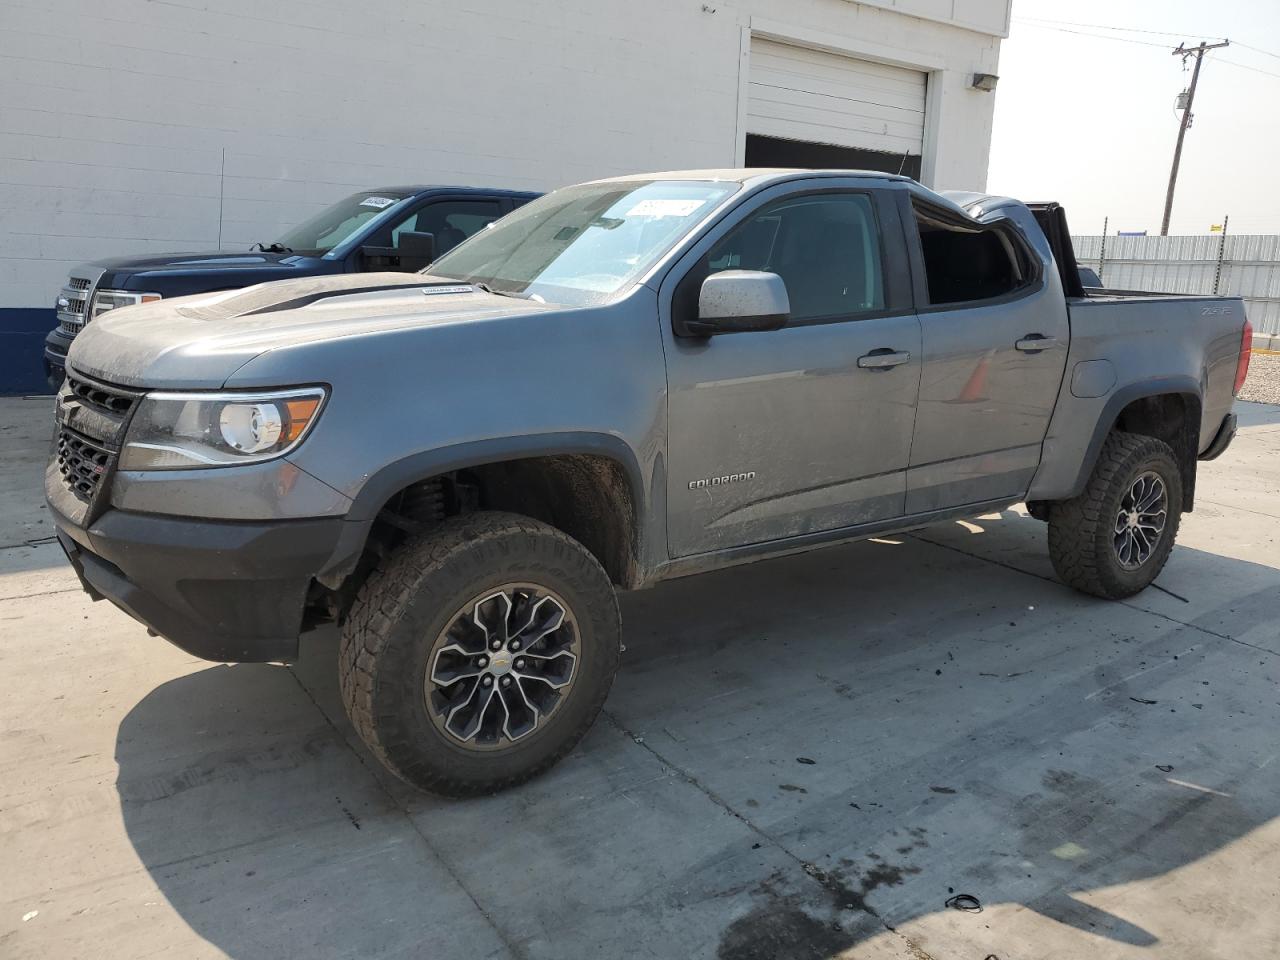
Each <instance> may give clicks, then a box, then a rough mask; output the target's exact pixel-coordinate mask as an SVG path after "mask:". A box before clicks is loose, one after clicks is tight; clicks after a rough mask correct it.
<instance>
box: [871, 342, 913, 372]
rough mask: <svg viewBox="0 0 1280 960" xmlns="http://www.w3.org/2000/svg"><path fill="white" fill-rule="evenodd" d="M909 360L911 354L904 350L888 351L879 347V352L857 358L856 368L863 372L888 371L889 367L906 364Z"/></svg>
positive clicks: (873, 351)
mask: <svg viewBox="0 0 1280 960" xmlns="http://www.w3.org/2000/svg"><path fill="white" fill-rule="evenodd" d="M910 359H911V354H909V353H907V351H905V350H890V349H888V348H887V347H881V348H880V349H879V350H872V351H871V352H870V353H867V354H864V355H863V356H861V357H859V358H858V366H860V367H861V368H862V369H863V370H888V369H889V368H890V367H897V366H900V365H901V364H904V363H907V362H908V361H909V360H910Z"/></svg>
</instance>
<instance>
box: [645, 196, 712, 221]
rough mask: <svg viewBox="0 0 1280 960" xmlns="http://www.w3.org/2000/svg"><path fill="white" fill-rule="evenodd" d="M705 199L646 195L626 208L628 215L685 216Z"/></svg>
mask: <svg viewBox="0 0 1280 960" xmlns="http://www.w3.org/2000/svg"><path fill="white" fill-rule="evenodd" d="M704 203H706V201H705V200H676V199H672V198H669V197H647V198H645V199H644V200H641V201H640V202H639V203H637V204H636V205H635V206H634V207H632V208H631V209H630V210H628V211H627V212H626V214H625V216H628V217H687V216H689V214H691V213H693V212H694V211H695V210H697V209H698V208H699V207H700V206H702V205H703V204H704Z"/></svg>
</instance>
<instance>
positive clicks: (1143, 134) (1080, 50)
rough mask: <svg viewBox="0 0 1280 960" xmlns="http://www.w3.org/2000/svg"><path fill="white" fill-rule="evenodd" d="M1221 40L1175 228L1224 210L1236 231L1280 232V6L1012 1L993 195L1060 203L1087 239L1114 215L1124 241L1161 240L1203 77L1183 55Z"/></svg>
mask: <svg viewBox="0 0 1280 960" xmlns="http://www.w3.org/2000/svg"><path fill="white" fill-rule="evenodd" d="M1121 27H1123V28H1131V29H1132V31H1139V30H1140V31H1161V32H1150V33H1147V32H1141V33H1140V32H1128V31H1121V30H1118V29H1114V28H1121ZM1104 28H1105V29H1104ZM1180 30H1186V31H1189V32H1187V33H1165V32H1163V31H1180ZM1223 37H1225V38H1227V39H1230V40H1231V41H1232V45H1231V46H1230V47H1228V48H1227V49H1225V50H1214V51H1212V52H1210V53H1208V54H1206V55H1205V58H1204V64H1203V66H1202V67H1201V70H1200V81H1199V84H1198V86H1197V89H1196V99H1195V108H1194V110H1193V115H1194V122H1193V125H1192V127H1191V129H1189V130H1188V131H1187V136H1186V141H1185V143H1184V145H1183V149H1182V165H1181V169H1180V171H1179V174H1178V186H1177V192H1176V193H1175V195H1174V201H1173V217H1172V220H1171V222H1170V226H1169V233H1171V234H1203V233H1207V232H1209V227H1210V225H1212V224H1216V223H1221V222H1222V219H1223V216H1224V215H1229V216H1230V218H1231V219H1230V222H1229V224H1228V231H1229V232H1230V233H1233V234H1236V233H1280V0H1215V2H1212V3H1206V2H1204V0H1198V2H1195V0H1110V2H1105V0H1073V2H1072V3H1062V2H1061V0H1013V18H1012V24H1011V26H1010V32H1009V37H1008V39H1006V40H1004V41H1003V42H1002V43H1001V47H1000V69H999V74H1000V81H999V85H998V87H997V89H996V105H995V125H994V130H993V136H992V143H991V166H990V171H989V175H988V179H987V189H988V191H989V192H991V193H995V194H1001V195H1005V196H1013V197H1018V198H1019V199H1023V200H1058V201H1059V202H1061V203H1062V204H1063V206H1064V207H1065V208H1066V211H1067V219H1068V222H1069V224H1070V226H1071V231H1072V232H1073V233H1077V234H1098V233H1101V232H1102V227H1103V222H1104V218H1109V226H1108V233H1110V234H1112V235H1114V234H1115V233H1116V232H1117V231H1119V230H1125V231H1129V230H1146V231H1148V232H1150V233H1153V234H1156V233H1159V232H1160V219H1161V215H1162V214H1163V211H1164V198H1165V189H1166V187H1167V185H1168V180H1169V168H1170V165H1171V163H1172V161H1173V148H1174V143H1175V141H1176V140H1177V136H1178V119H1179V115H1178V114H1177V113H1176V112H1175V109H1174V99H1175V98H1176V97H1177V95H1178V93H1179V92H1180V91H1181V90H1183V89H1184V88H1185V87H1186V86H1188V85H1189V84H1190V82H1191V66H1192V64H1191V62H1188V63H1187V69H1186V72H1183V66H1182V59H1181V58H1180V57H1177V56H1174V55H1173V53H1172V51H1173V49H1174V48H1175V47H1176V46H1177V45H1178V43H1179V42H1180V41H1185V42H1186V43H1187V44H1188V45H1194V44H1196V43H1199V42H1200V41H1201V40H1206V41H1208V42H1211V43H1212V42H1217V41H1218V40H1219V39H1221V38H1223ZM1246 45H1247V46H1246Z"/></svg>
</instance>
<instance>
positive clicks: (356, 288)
mask: <svg viewBox="0 0 1280 960" xmlns="http://www.w3.org/2000/svg"><path fill="white" fill-rule="evenodd" d="M406 287H420V288H421V290H422V293H424V294H427V295H433V294H434V295H440V294H449V293H452V294H459V293H475V292H476V288H475V287H473V286H471V285H470V284H466V283H458V282H457V281H437V282H430V281H423V280H422V279H421V278H420V277H417V276H416V275H413V274H407V275H406V274H387V273H383V274H363V275H359V274H357V275H354V276H352V275H345V276H344V275H339V276H334V277H309V278H305V279H298V280H280V281H277V282H275V283H264V284H259V285H258V286H255V287H249V288H247V289H244V290H237V291H233V292H231V293H225V294H219V295H215V296H214V297H211V298H209V299H207V300H203V301H201V302H199V303H198V304H193V305H191V306H184V307H179V308H178V313H179V314H180V315H182V316H184V317H187V318H188V319H191V320H208V321H215V322H216V321H220V320H232V319H236V318H239V317H255V316H262V315H265V314H271V313H279V312H282V311H285V310H297V309H298V308H300V307H306V306H309V305H310V304H313V303H318V302H319V301H321V300H328V299H330V298H332V297H350V296H357V295H360V294H369V293H384V292H386V291H388V290H401V289H403V288H406Z"/></svg>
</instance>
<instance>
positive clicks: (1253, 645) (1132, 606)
mask: <svg viewBox="0 0 1280 960" xmlns="http://www.w3.org/2000/svg"><path fill="white" fill-rule="evenodd" d="M907 536H909V537H911V538H912V539H913V540H919V541H920V542H921V543H927V544H929V545H930V546H933V547H939V548H941V549H943V550H951V551H952V552H954V553H958V554H960V555H961V556H963V557H970V558H971V559H973V560H980V561H982V562H983V563H990V564H994V565H995V566H997V567H1004V569H1006V570H1012V571H1013V572H1014V573H1021V574H1024V575H1025V576H1028V577H1034V578H1035V579H1037V580H1042V581H1044V582H1045V583H1052V584H1056V585H1057V586H1059V587H1062V588H1063V589H1064V590H1069V589H1071V588H1070V587H1068V586H1066V584H1064V583H1063V582H1062V581H1061V580H1058V579H1057V578H1056V577H1046V576H1044V575H1043V574H1039V573H1035V572H1034V571H1031V570H1024V569H1022V568H1021V567H1015V566H1014V565H1013V564H1011V563H1005V562H1004V561H1003V560H995V559H993V558H991V557H984V556H982V555H981V554H977V553H970V552H969V551H967V550H961V549H960V548H959V547H956V546H952V545H951V544H949V543H939V542H938V541H937V540H930V539H928V538H927V537H922V536H920V535H919V534H907ZM1153 586H1154V584H1153ZM1179 599H1181V598H1179ZM1111 602H1112V603H1119V604H1123V605H1124V606H1126V607H1128V608H1129V609H1130V610H1136V611H1138V612H1139V613H1145V614H1148V615H1149V616H1152V617H1159V618H1160V619H1161V620H1168V621H1169V622H1170V623H1176V624H1178V626H1181V627H1186V628H1187V629H1189V630H1196V631H1198V632H1199V633H1203V634H1205V635H1207V636H1210V637H1217V638H1218V639H1219V640H1228V641H1230V642H1231V643H1238V644H1240V646H1242V647H1248V648H1249V649H1250V650H1257V651H1258V652H1259V653H1266V654H1269V655H1270V656H1273V657H1280V653H1276V652H1275V651H1274V650H1268V649H1267V648H1266V647H1260V646H1258V645H1257V644H1256V643H1250V642H1249V641H1248V640H1241V639H1240V638H1239V637H1232V636H1229V635H1228V634H1225V633H1218V632H1217V631H1216V630H1210V629H1209V628H1208V627H1202V626H1200V625H1199V624H1196V623H1188V622H1187V621H1186V620H1179V619H1178V618H1177V617H1171V616H1169V615H1168V614H1167V613H1160V612H1158V611H1156V610H1148V609H1147V608H1146V607H1140V606H1138V605H1137V604H1136V603H1130V602H1129V601H1128V600H1113V601H1111Z"/></svg>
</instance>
